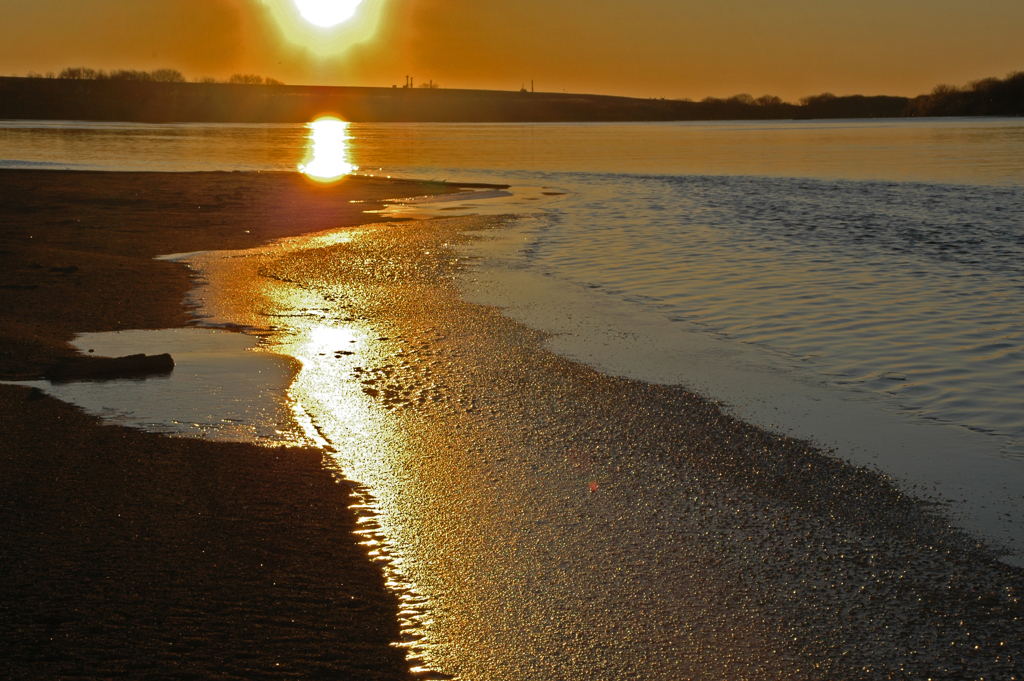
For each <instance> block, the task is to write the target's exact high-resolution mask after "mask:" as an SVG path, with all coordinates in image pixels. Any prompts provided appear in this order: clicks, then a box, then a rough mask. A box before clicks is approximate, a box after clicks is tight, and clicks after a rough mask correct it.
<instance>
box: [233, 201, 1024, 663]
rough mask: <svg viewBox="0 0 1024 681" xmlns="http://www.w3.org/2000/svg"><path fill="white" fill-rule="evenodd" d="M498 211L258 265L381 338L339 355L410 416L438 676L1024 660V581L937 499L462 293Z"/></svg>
mask: <svg viewBox="0 0 1024 681" xmlns="http://www.w3.org/2000/svg"><path fill="white" fill-rule="evenodd" d="M500 228H501V220H498V221H495V220H487V219H480V218H468V219H451V220H435V221H431V222H427V223H418V224H415V225H388V226H384V227H376V228H374V227H371V228H368V229H367V230H363V231H361V232H359V233H358V234H354V237H355V238H352V239H350V240H342V243H338V244H337V245H335V246H331V247H328V248H316V249H310V250H305V251H303V250H301V249H300V250H294V251H290V252H288V253H281V254H274V253H270V254H266V253H265V254H264V255H263V256H260V257H256V256H254V257H252V258H250V259H247V260H246V261H245V263H244V264H240V265H239V267H240V268H241V269H240V270H239V276H240V277H241V278H243V279H245V278H251V277H253V276H256V274H257V272H256V270H258V272H259V273H260V275H261V276H262V277H263V278H264V279H265V280H267V281H271V280H272V281H276V282H287V286H286V289H282V291H283V293H282V295H280V296H279V299H280V300H281V301H285V302H284V303H281V304H282V305H287V302H286V301H288V300H289V299H291V298H295V299H300V300H301V301H302V305H303V306H304V308H305V309H319V310H322V311H323V312H324V313H325V314H324V315H323V316H318V317H317V318H316V319H322V318H327V319H330V318H331V316H332V314H338V315H339V316H338V318H339V319H345V320H355V322H354V323H357V324H366V325H367V327H366V328H367V329H368V337H369V338H373V339H375V342H374V343H372V344H371V345H370V347H369V348H368V349H367V350H365V351H363V352H362V353H357V355H356V356H354V357H349V356H348V355H350V354H351V353H339V354H338V355H336V356H335V358H334V360H330V359H329V358H326V359H324V360H323V364H322V365H321V368H320V369H319V370H320V371H322V372H325V373H329V372H332V371H333V372H335V373H334V378H332V379H331V380H332V381H334V382H335V383H339V382H340V383H347V384H348V385H349V386H351V391H352V392H358V393H361V395H362V396H365V397H367V398H369V399H371V400H373V401H374V402H375V403H376V404H377V405H378V408H379V409H381V410H383V411H384V412H385V413H388V414H390V415H391V417H392V418H394V419H395V420H396V421H397V422H398V423H400V424H401V431H402V438H401V439H400V440H398V441H396V442H397V444H396V445H395V446H396V449H397V450H398V451H397V452H396V453H395V454H393V456H394V458H395V464H394V470H393V471H392V473H391V474H392V475H393V476H394V477H395V478H396V479H400V480H402V481H403V482H402V483H401V485H400V486H399V487H398V488H397V489H395V490H388V489H387V488H386V487H385V488H384V489H382V498H385V499H386V501H385V504H384V505H385V507H387V509H388V510H387V511H386V513H390V514H391V516H390V518H389V519H387V521H388V522H391V523H393V524H394V525H396V526H397V527H398V528H399V532H398V534H399V535H402V534H403V533H404V535H405V536H406V540H405V541H406V543H407V544H408V545H407V546H402V545H396V546H395V547H394V549H395V550H396V551H399V552H403V551H404V555H403V560H404V561H405V565H406V569H407V570H408V571H409V572H410V576H411V577H412V578H413V580H414V581H415V582H416V583H417V584H419V586H420V588H421V590H425V591H429V592H430V593H429V595H430V596H431V598H432V599H433V601H434V606H433V607H434V609H435V612H440V613H443V617H442V616H433V619H434V620H435V621H434V624H433V629H431V628H430V627H428V628H427V630H426V632H425V634H426V637H427V639H431V638H434V639H436V640H437V645H438V646H439V648H440V649H441V650H440V651H439V652H438V654H437V659H439V660H440V664H438V665H437V666H438V668H439V669H440V670H441V671H443V672H446V673H449V674H459V675H461V676H462V677H464V678H467V679H519V678H541V679H574V678H602V679H603V678H650V679H655V678H664V679H675V678H694V679H697V678H730V679H766V678H770V679H776V678H777V679H783V678H784V679H829V680H834V679H864V680H865V681H867V680H873V679H927V678H933V679H981V678H985V679H989V678H999V679H1015V678H1018V679H1019V678H1021V676H1022V670H1024V645H1022V641H1024V603H1022V597H1024V575H1022V571H1021V570H1019V569H1016V568H1012V567H1008V566H1006V565H1004V564H1002V563H1000V562H998V561H997V560H996V555H995V553H993V551H992V550H991V549H990V548H988V547H985V546H982V545H979V544H977V543H976V542H974V541H973V540H971V539H970V538H969V537H967V536H965V535H963V534H961V533H960V532H958V531H957V530H956V528H954V527H950V526H949V524H948V522H947V521H946V520H945V519H944V518H943V516H942V514H941V509H938V508H935V507H934V506H932V505H930V504H929V503H927V502H924V501H920V500H916V499H914V498H911V497H908V496H906V495H904V494H902V493H901V492H900V491H899V490H898V489H897V488H896V486H895V485H894V484H893V483H892V482H891V481H890V480H888V479H887V478H885V477H884V476H882V475H880V474H878V473H875V472H872V471H869V470H865V469H861V468H856V467H854V466H851V465H848V464H846V463H844V462H841V461H838V460H836V459H833V458H831V457H829V456H828V455H827V454H826V453H824V452H822V451H820V450H818V449H816V448H814V447H812V446H811V445H809V444H808V443H806V442H801V441H796V440H793V439H790V438H786V437H782V436H779V435H776V434H773V433H769V432H766V431H764V430H761V429H759V428H756V427H753V426H750V425H747V424H745V423H742V422H739V421H737V420H735V419H733V418H731V417H729V416H728V415H726V414H724V413H723V412H722V410H721V408H720V407H719V405H717V404H714V403H712V402H709V401H707V400H704V399H702V398H700V397H698V396H695V395H693V394H690V393H687V392H686V391H684V390H682V389H680V388H673V387H665V386H652V385H648V384H644V383H640V382H637V381H629V380H624V379H618V378H612V377H608V376H605V375H602V374H600V373H597V372H596V371H593V370H591V369H589V368H587V367H584V366H581V365H578V364H575V363H572V362H569V361H566V360H563V359H561V358H559V357H557V356H555V355H553V354H551V353H549V352H547V351H545V350H544V349H543V348H542V342H543V336H542V335H541V334H539V333H536V332H534V331H531V330H529V329H526V328H524V327H522V326H520V325H518V324H516V323H514V322H512V321H510V320H508V319H506V318H504V317H502V316H501V314H500V311H498V310H495V309H489V308H481V307H479V306H474V305H469V304H465V303H462V302H460V300H459V295H458V286H459V284H458V283H457V282H458V278H457V277H458V276H459V275H460V273H461V274H462V275H465V276H467V277H468V281H469V282H470V283H469V284H467V285H472V284H471V281H472V264H469V265H467V263H466V262H465V260H464V259H461V257H460V251H459V250H458V249H457V245H458V244H459V243H461V242H464V241H466V240H469V239H473V238H476V237H475V236H472V232H473V231H475V230H487V229H500ZM240 262H241V261H240ZM467 267H468V268H469V269H468V270H467V269H466V268H467ZM282 286H284V284H282ZM262 290H264V291H265V290H266V289H265V288H264V289H262ZM295 290H301V292H302V295H301V296H297V295H292V294H291V293H289V292H291V291H295ZM273 297H274V296H273V294H270V295H269V298H270V299H272V298H273ZM245 299H247V298H244V297H243V300H245ZM317 301H319V302H317ZM230 307H231V304H230V301H228V302H225V303H223V307H222V310H223V309H229V308H230ZM236 309H237V312H238V314H239V315H240V316H239V319H240V320H248V321H258V320H255V319H252V318H251V317H247V316H246V315H251V314H252V310H251V309H249V308H248V307H247V306H246V305H245V304H242V305H240V306H238V307H237V308H236ZM283 309H286V308H283ZM342 311H343V314H342ZM311 323H313V324H319V323H320V322H319V321H314V322H311ZM332 361H333V366H332V364H331V363H332ZM300 385H301V378H300ZM336 399H339V400H343V399H345V398H343V397H339V398H336ZM306 406H307V407H308V408H314V407H312V406H311V405H310V404H307V405H306ZM321 408H323V409H327V410H329V409H330V406H329V405H323V406H322V407H321ZM314 409H315V408H314ZM316 416H317V417H318V418H319V419H320V421H321V422H322V423H328V421H329V415H328V414H326V413H320V414H316ZM343 454H344V452H343ZM385 455H386V453H385ZM353 456H358V453H355V454H353ZM382 479H384V480H385V484H387V476H382ZM401 541H402V540H401V537H399V542H398V543H399V544H401ZM426 614H427V615H428V617H427V619H430V618H431V616H432V613H431V611H429V610H428V611H427V613H426Z"/></svg>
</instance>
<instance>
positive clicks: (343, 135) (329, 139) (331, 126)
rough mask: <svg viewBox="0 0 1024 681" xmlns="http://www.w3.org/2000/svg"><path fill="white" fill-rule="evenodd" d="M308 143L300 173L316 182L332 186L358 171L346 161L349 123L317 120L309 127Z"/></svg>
mask: <svg viewBox="0 0 1024 681" xmlns="http://www.w3.org/2000/svg"><path fill="white" fill-rule="evenodd" d="M308 127H309V142H308V145H307V155H306V160H305V162H304V163H300V164H299V172H301V173H304V174H305V175H306V176H307V177H310V178H311V179H314V180H316V181H318V182H333V181H336V180H340V179H341V178H343V177H345V176H346V175H351V174H352V173H353V172H355V171H356V170H358V169H359V168H358V167H357V166H354V165H352V164H351V163H349V161H348V154H349V149H348V143H349V139H351V138H350V137H349V134H348V123H347V122H345V121H340V120H338V119H337V118H319V119H317V120H315V121H313V122H312V123H310V124H309V126H308Z"/></svg>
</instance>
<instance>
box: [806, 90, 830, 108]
mask: <svg viewBox="0 0 1024 681" xmlns="http://www.w3.org/2000/svg"><path fill="white" fill-rule="evenodd" d="M834 99H838V97H836V96H835V95H834V94H832V93H831V92H822V93H821V94H820V95H813V96H811V97H803V98H801V99H800V105H801V106H816V105H819V104H826V103H828V102H831V101H832V100H834Z"/></svg>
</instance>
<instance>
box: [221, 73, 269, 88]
mask: <svg viewBox="0 0 1024 681" xmlns="http://www.w3.org/2000/svg"><path fill="white" fill-rule="evenodd" d="M228 82H229V83H232V84H234V85H263V84H264V82H265V81H264V80H263V76H257V75H256V74H255V73H236V74H235V75H233V76H231V77H230V78H228Z"/></svg>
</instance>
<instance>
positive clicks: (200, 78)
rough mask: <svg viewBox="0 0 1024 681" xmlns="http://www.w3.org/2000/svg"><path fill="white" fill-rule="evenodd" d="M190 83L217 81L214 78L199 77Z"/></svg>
mask: <svg viewBox="0 0 1024 681" xmlns="http://www.w3.org/2000/svg"><path fill="white" fill-rule="evenodd" d="M192 82H193V83H216V82H217V79H216V78H211V77H210V76H201V77H199V78H193V79H192Z"/></svg>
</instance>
